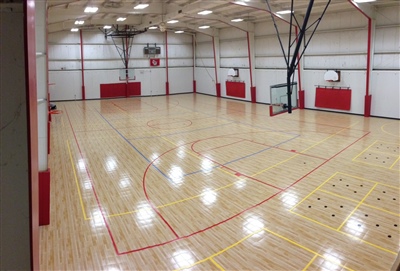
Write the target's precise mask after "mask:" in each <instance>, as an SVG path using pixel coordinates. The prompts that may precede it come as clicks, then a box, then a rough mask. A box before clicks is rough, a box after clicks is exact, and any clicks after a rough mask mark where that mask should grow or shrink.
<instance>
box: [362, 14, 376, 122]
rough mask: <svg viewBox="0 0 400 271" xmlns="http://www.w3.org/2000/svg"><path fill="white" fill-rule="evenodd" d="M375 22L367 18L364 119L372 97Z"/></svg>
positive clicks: (367, 115) (369, 113)
mask: <svg viewBox="0 0 400 271" xmlns="http://www.w3.org/2000/svg"><path fill="white" fill-rule="evenodd" d="M375 27H376V20H373V19H371V18H370V17H368V46H367V50H368V52H367V74H366V79H365V81H366V82H365V85H366V86H365V88H366V89H365V100H364V117H370V116H371V102H372V95H371V94H370V93H369V90H370V84H371V72H372V66H373V65H372V61H373V57H374V56H373V54H374V40H375V39H374V34H375Z"/></svg>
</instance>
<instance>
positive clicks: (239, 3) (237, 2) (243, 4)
mask: <svg viewBox="0 0 400 271" xmlns="http://www.w3.org/2000/svg"><path fill="white" fill-rule="evenodd" d="M234 3H235V4H237V5H242V6H247V4H246V3H245V2H243V1H236V2H234Z"/></svg>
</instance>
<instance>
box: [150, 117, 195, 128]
mask: <svg viewBox="0 0 400 271" xmlns="http://www.w3.org/2000/svg"><path fill="white" fill-rule="evenodd" d="M155 120H157V119H155ZM155 120H149V121H148V122H147V126H148V127H150V128H153V129H160V130H171V129H177V128H186V127H189V126H191V125H192V124H193V122H192V121H191V120H189V119H182V120H183V121H174V122H168V123H161V124H158V125H166V124H175V123H186V122H190V123H189V125H187V126H185V127H177V128H169V129H167V128H159V127H156V126H151V125H150V124H149V122H152V121H155Z"/></svg>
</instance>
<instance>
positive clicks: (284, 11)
mask: <svg viewBox="0 0 400 271" xmlns="http://www.w3.org/2000/svg"><path fill="white" fill-rule="evenodd" d="M289 13H292V11H291V10H289V9H287V10H281V11H277V12H276V14H281V15H282V14H289Z"/></svg>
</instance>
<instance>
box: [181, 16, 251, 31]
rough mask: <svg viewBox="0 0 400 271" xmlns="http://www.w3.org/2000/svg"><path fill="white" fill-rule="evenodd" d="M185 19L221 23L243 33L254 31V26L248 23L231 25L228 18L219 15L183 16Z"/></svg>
mask: <svg viewBox="0 0 400 271" xmlns="http://www.w3.org/2000/svg"><path fill="white" fill-rule="evenodd" d="M185 17H186V18H193V19H199V20H205V21H216V22H221V23H224V24H226V25H229V26H231V27H233V28H237V29H240V30H242V31H245V32H253V31H254V24H252V23H248V22H238V23H233V22H231V20H229V19H228V18H226V17H224V16H221V15H214V14H212V15H207V16H203V15H198V14H190V15H185Z"/></svg>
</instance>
